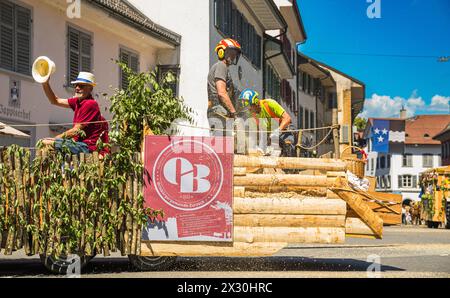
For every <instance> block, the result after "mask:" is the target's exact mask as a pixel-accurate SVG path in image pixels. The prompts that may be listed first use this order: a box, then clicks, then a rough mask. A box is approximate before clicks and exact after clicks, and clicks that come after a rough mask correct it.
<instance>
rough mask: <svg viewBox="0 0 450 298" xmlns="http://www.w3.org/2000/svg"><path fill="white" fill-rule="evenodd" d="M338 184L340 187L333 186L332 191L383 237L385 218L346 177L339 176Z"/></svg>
mask: <svg viewBox="0 0 450 298" xmlns="http://www.w3.org/2000/svg"><path fill="white" fill-rule="evenodd" d="M337 185H339V187H337V188H332V191H334V192H335V193H336V194H337V195H338V196H339V197H341V198H342V199H343V200H344V201H345V202H347V204H348V205H349V206H350V208H352V209H353V210H354V211H355V212H356V213H357V214H358V216H359V217H360V218H361V219H362V220H363V221H364V222H365V223H366V224H367V225H368V226H369V227H370V228H371V229H372V231H373V232H374V234H375V235H376V236H377V237H378V238H380V239H381V238H382V237H383V220H381V218H380V217H378V215H377V214H376V213H375V212H373V211H372V210H371V209H370V208H369V206H368V205H367V204H366V203H365V202H364V200H363V196H361V195H359V194H356V193H354V192H353V190H352V189H351V188H350V187H349V186H348V183H347V182H346V181H345V180H344V179H342V178H337Z"/></svg>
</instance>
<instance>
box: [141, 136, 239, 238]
mask: <svg viewBox="0 0 450 298" xmlns="http://www.w3.org/2000/svg"><path fill="white" fill-rule="evenodd" d="M233 146H234V142H233V139H232V138H225V137H213V138H212V137H165V136H164V137H163V136H147V137H146V139H145V151H144V154H145V157H144V182H145V183H144V184H145V187H144V197H145V207H150V208H152V209H154V210H163V211H164V218H163V219H162V220H161V221H155V222H148V225H147V227H146V229H145V230H144V232H143V240H152V241H202V242H203V241H215V242H217V241H232V231H233V206H232V203H233V160H234V156H233V152H234V148H233Z"/></svg>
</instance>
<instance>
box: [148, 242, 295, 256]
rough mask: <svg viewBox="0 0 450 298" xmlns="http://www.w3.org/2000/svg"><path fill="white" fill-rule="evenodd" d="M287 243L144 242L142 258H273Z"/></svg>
mask: <svg viewBox="0 0 450 298" xmlns="http://www.w3.org/2000/svg"><path fill="white" fill-rule="evenodd" d="M286 246H287V243H285V242H282V243H275V242H270V243H267V242H264V243H242V242H233V243H220V242H217V243H215V242H212V243H211V242H208V243H197V242H142V244H141V256H146V257H157V256H180V257H264V256H273V255H274V254H276V253H277V252H278V251H280V250H282V249H283V248H284V247H286Z"/></svg>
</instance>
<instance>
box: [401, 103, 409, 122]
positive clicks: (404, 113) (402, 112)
mask: <svg viewBox="0 0 450 298" xmlns="http://www.w3.org/2000/svg"><path fill="white" fill-rule="evenodd" d="M406 118H408V115H407V114H406V109H405V106H402V109H401V110H400V119H406Z"/></svg>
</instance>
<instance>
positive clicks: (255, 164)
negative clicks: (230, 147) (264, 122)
mask: <svg viewBox="0 0 450 298" xmlns="http://www.w3.org/2000/svg"><path fill="white" fill-rule="evenodd" d="M234 166H235V167H246V168H247V167H248V168H281V169H299V170H308V169H309V170H324V171H337V172H341V171H346V169H347V166H346V164H345V162H343V161H342V160H337V159H324V158H322V159H317V158H297V157H271V156H247V155H235V156H234Z"/></svg>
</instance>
